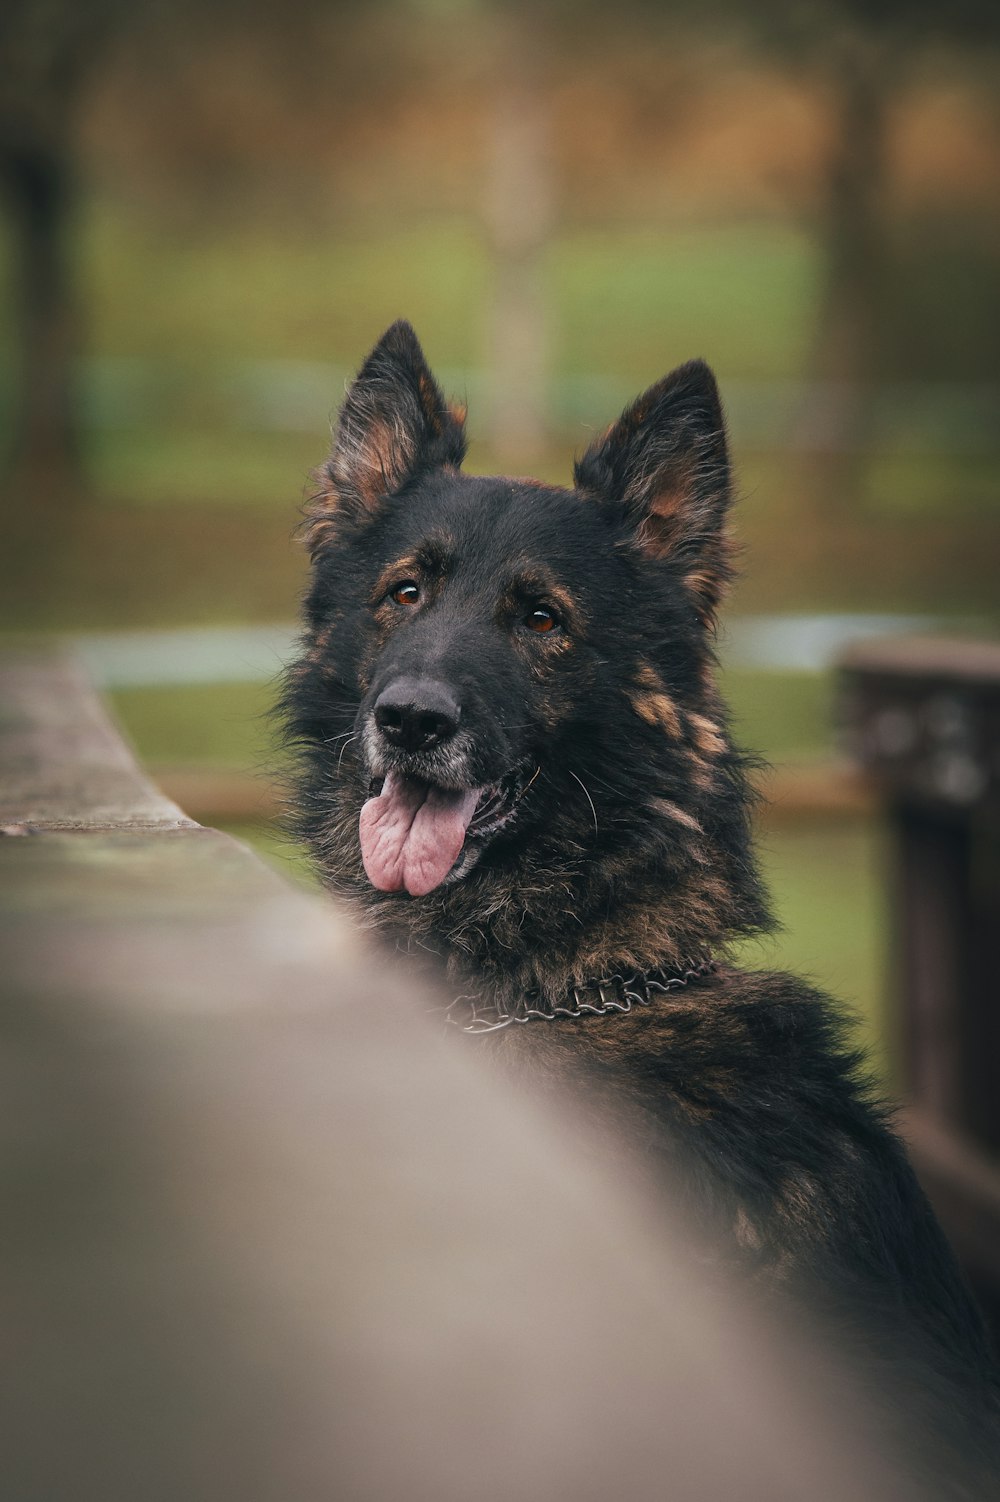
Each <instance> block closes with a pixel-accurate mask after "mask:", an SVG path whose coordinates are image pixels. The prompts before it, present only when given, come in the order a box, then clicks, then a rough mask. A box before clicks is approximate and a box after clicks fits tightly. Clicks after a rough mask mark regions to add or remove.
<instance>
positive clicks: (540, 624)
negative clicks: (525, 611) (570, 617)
mask: <svg viewBox="0 0 1000 1502" xmlns="http://www.w3.org/2000/svg"><path fill="white" fill-rule="evenodd" d="M524 624H525V625H526V626H527V628H528V630H529V631H554V630H555V629H556V627H557V626H558V625H559V622H558V621H557V620H556V618H555V616H554V615H553V613H552V611H551V610H546V608H545V606H544V605H539V606H538V607H537V609H535V610H532V611H531V613H530V614H529V615H526V616H525V618H524Z"/></svg>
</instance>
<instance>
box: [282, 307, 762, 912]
mask: <svg viewBox="0 0 1000 1502" xmlns="http://www.w3.org/2000/svg"><path fill="white" fill-rule="evenodd" d="M463 427H464V412H462V411H461V410H459V409H457V408H455V407H452V406H449V405H448V403H447V402H446V400H445V398H444V396H443V395H442V393H441V391H440V389H439V387H438V385H437V383H436V382H435V380H434V378H433V376H432V375H431V372H430V370H429V369H428V367H427V365H426V363H425V360H424V357H423V354H422V352H421V349H420V346H419V344H418V343H417V339H416V337H415V335H414V333H413V330H412V329H411V328H410V327H409V325H408V324H405V323H397V324H395V325H393V327H392V328H391V329H389V331H388V332H387V333H386V334H385V336H384V337H383V338H382V340H381V341H380V342H379V344H378V345H377V346H376V348H375V349H374V351H373V352H372V354H371V355H370V356H369V358H368V360H367V361H366V362H365V364H364V366H363V367H362V369H361V371H360V373H359V375H358V377H357V379H356V381H355V382H354V384H353V386H352V387H351V388H350V390H349V392H348V394H347V398H346V400H345V402H344V405H343V409H342V411H341V414H340V422H339V427H338V432H337V436H336V440H335V444H334V448H333V452H332V454H331V456H330V458H329V460H328V461H327V463H326V465H325V467H324V468H323V470H322V471H321V473H320V485H319V487H318V494H317V496H316V498H315V500H314V501H313V503H312V506H311V510H310V513H309V519H308V540H309V545H310V550H311V553H312V558H313V578H312V586H311V590H310V593H309V597H308V600H307V650H306V653H305V655H304V657H303V659H302V661H301V662H300V663H299V664H298V665H297V666H296V668H295V669H294V670H293V673H292V678H291V690H290V694H289V702H290V705H291V709H292V723H293V730H294V732H295V733H296V734H297V736H298V739H299V740H300V741H301V742H304V743H305V746H306V750H307V756H308V758H309V761H310V765H311V773H310V781H309V792H308V797H309V799H310V800H311V801H310V809H311V812H310V815H309V819H308V820H307V821H306V822H307V825H308V827H309V832H310V837H311V838H312V840H313V843H314V846H315V847H316V848H317V849H318V850H319V851H320V853H321V858H322V860H323V863H324V865H325V866H326V868H327V870H328V872H329V873H330V874H331V878H332V880H333V881H334V882H335V884H336V883H338V882H339V884H340V885H349V884H350V883H351V882H353V883H354V885H355V887H357V883H358V882H359V881H364V879H365V878H364V877H363V876H362V874H361V866H362V864H363V869H364V872H365V873H367V881H368V882H369V883H371V885H372V886H373V887H374V888H376V889H378V890H380V891H382V892H388V893H401V894H409V896H410V897H416V898H424V897H426V896H427V894H429V893H432V892H439V891H444V890H446V889H450V888H453V887H454V886H455V885H456V884H458V883H462V882H465V881H466V880H467V879H474V880H475V881H479V882H482V881H485V880H487V873H488V872H490V871H491V870H498V869H501V868H504V867H505V866H506V867H507V868H508V870H509V869H510V867H511V865H512V863H516V862H517V861H518V860H519V859H522V858H523V856H524V852H525V850H526V849H527V848H528V847H529V846H530V847H531V848H532V850H533V852H534V860H535V866H536V868H537V865H538V860H539V852H540V851H541V850H543V849H545V850H548V852H549V867H550V868H552V869H555V868H556V867H558V868H559V870H560V871H561V872H562V873H563V874H565V872H566V870H567V869H568V865H571V864H572V863H573V861H574V860H577V861H582V860H583V858H584V857H585V856H589V857H594V856H595V855H597V856H599V857H600V858H603V860H604V863H605V867H606V868H607V870H609V871H610V870H611V869H612V867H614V869H615V870H616V871H617V872H618V877H617V879H618V880H621V879H622V876H623V874H624V873H625V871H626V868H627V866H628V864H629V861H630V860H638V861H640V862H645V863H646V865H649V864H650V863H651V862H652V863H653V864H654V865H655V864H656V863H657V862H659V863H660V866H661V867H665V865H666V866H668V865H669V861H668V859H667V856H666V854H665V852H668V851H672V852H673V856H672V859H673V862H674V866H673V869H678V868H679V865H683V864H684V862H687V863H690V862H692V861H695V862H697V861H698V860H699V859H704V856H703V855H699V854H698V853H697V851H693V848H692V847H695V846H697V845H698V844H699V836H701V835H702V834H704V833H705V831H706V829H707V828H708V826H711V829H712V830H713V831H714V833H713V834H712V836H711V838H713V839H714V838H716V836H717V834H718V831H719V830H720V829H721V827H722V825H723V824H724V823H725V816H726V809H727V808H735V807H736V806H737V805H739V807H740V809H742V806H743V802H744V801H745V788H744V787H743V784H742V783H741V782H740V780H739V774H738V767H739V759H738V757H736V756H735V755H734V753H733V752H732V750H731V747H730V745H729V742H728V739H727V736H726V733H725V727H724V724H723V722H722V719H721V717H720V715H721V711H720V706H719V704H718V700H717V698H716V694H715V689H714V686H713V681H712V661H713V658H712V649H711V628H712V626H713V622H714V618H715V613H716V609H717V606H718V604H719V600H720V597H721V595H722V593H723V591H724V588H725V585H726V582H727V580H728V577H729V550H728V544H727V540H726V534H725V517H726V511H727V507H728V502H729V466H728V459H727V452H726V440H725V435H724V427H723V418H722V411H721V408H720V404H719V397H718V393H717V390H716V386H715V381H714V379H713V377H712V374H711V372H710V370H709V369H708V367H707V366H706V365H704V364H703V363H701V362H700V361H694V362H692V363H690V364H688V365H684V366H681V367H680V368H679V369H678V370H675V371H674V372H673V373H672V374H671V375H668V376H667V377H665V379H664V380H662V381H660V382H659V383H658V384H657V385H655V386H653V387H651V388H650V390H648V391H647V392H646V393H645V394H644V395H643V396H641V397H640V398H639V399H638V400H637V401H636V402H634V403H633V404H632V406H630V407H629V408H628V409H627V410H626V411H625V412H624V413H623V414H622V416H621V417H620V418H619V419H618V421H617V422H616V423H614V424H613V426H612V427H611V428H610V429H609V430H608V431H607V432H606V433H605V434H604V435H603V436H601V437H600V438H599V439H597V440H596V441H595V442H594V443H593V444H592V445H591V447H590V448H589V449H588V450H587V452H586V453H585V454H584V456H583V458H582V459H581V460H580V461H579V463H578V464H577V466H576V470H575V476H574V478H575V486H574V488H572V489H562V488H558V487H555V486H549V485H543V484H539V483H537V482H535V481H530V480H519V479H510V478H500V477H497V478H481V477H474V476H467V475H464V474H462V473H461V471H460V465H461V462H462V458H463V455H464V449H465V441H464V432H463ZM739 817H742V814H740V815H739ZM738 822H739V819H737V823H738ZM741 827H742V826H741ZM349 831H350V833H349ZM741 838H742V836H739V837H736V836H734V839H736V843H737V844H738V843H739V842H740V839H741ZM349 841H350V842H351V848H350V849H349V850H348V849H346V848H345V847H346V845H347V844H348V842H349ZM702 843H704V842H702ZM681 848H683V849H684V850H685V852H686V853H685V854H684V856H683V858H682V857H680V856H678V855H677V851H678V850H679V849H681ZM731 854H733V855H734V856H735V858H736V859H737V863H738V859H739V858H740V857H739V855H738V853H737V852H735V851H733V852H731ZM345 873H347V877H346V878H345ZM473 873H474V875H473ZM348 878H349V879H348ZM369 890H370V888H369Z"/></svg>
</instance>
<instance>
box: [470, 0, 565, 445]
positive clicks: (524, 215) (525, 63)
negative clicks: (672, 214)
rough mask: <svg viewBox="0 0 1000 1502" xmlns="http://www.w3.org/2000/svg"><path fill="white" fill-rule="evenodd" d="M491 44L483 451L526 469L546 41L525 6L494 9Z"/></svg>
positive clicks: (536, 438)
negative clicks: (489, 277) (489, 295)
mask: <svg viewBox="0 0 1000 1502" xmlns="http://www.w3.org/2000/svg"><path fill="white" fill-rule="evenodd" d="M499 10H500V13H499V14H496V13H495V14H494V15H493V17H492V21H493V25H492V27H491V28H490V30H489V32H488V33H487V36H488V40H489V43H490V45H489V54H488V55H489V75H490V77H489V107H488V116H487V131H488V146H487V161H486V175H485V176H486V180H485V196H484V203H483V216H484V221H485V226H486V232H487V238H488V240H489V244H490V249H491V253H492V260H493V305H492V308H491V310H490V331H489V346H490V358H489V365H490V375H491V385H492V389H491V391H490V403H489V441H490V446H491V448H492V450H493V452H494V454H496V455H497V457H498V460H499V461H500V462H501V463H513V464H516V465H530V464H531V463H533V462H534V461H535V460H536V459H537V458H538V455H539V453H540V451H541V450H542V448H543V446H544V442H545V437H546V425H547V418H548V412H547V405H548V391H547V374H548V371H547V365H548V358H547V357H548V327H547V318H546V306H545V303H546V299H545V290H544V286H543V261H544V254H545V250H546V247H547V244H548V239H549V235H550V234H551V232H552V228H553V222H554V204H553V182H552V162H551V120H550V103H549V96H550V89H549V88H548V87H547V85H548V83H549V79H548V77H547V73H548V58H549V47H548V43H549V41H550V39H549V37H548V36H547V35H546V31H545V28H544V27H543V26H540V25H539V24H538V22H537V18H536V16H535V15H533V13H532V10H531V7H528V6H521V5H517V6H508V7H500V8H499Z"/></svg>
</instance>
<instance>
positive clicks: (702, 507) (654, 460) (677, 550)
mask: <svg viewBox="0 0 1000 1502" xmlns="http://www.w3.org/2000/svg"><path fill="white" fill-rule="evenodd" d="M574 478H575V480H576V483H577V485H578V486H579V487H580V488H581V489H582V490H586V491H590V492H592V493H594V494H596V495H597V497H598V499H599V500H600V501H601V502H602V503H603V504H605V505H609V506H611V507H614V508H615V509H616V510H617V511H618V512H619V513H620V515H621V516H622V519H623V520H624V522H625V524H626V525H627V526H628V527H629V528H630V530H631V535H632V541H633V543H634V545H635V546H637V547H638V548H639V549H640V551H641V552H642V553H644V554H645V555H646V556H647V557H648V558H651V559H655V560H670V562H671V564H672V566H673V567H674V568H675V569H677V570H678V571H679V572H680V575H681V578H682V580H683V583H684V585H685V587H686V588H687V589H688V591H689V592H690V594H691V596H692V600H693V603H694V605H695V608H696V609H697V611H698V614H699V617H700V618H701V619H702V621H703V622H704V623H705V624H706V625H709V624H711V623H712V621H713V620H714V617H715V611H716V608H717V606H718V604H719V600H720V598H721V596H722V593H723V591H724V589H725V586H726V583H727V582H728V580H729V578H730V576H731V572H732V570H731V565H730V560H729V554H730V547H729V543H728V540H727V537H726V531H725V520H726V512H727V509H728V506H729V457H728V453H727V449H726V434H725V423H724V419H723V416H722V405H721V403H720V401H719V392H718V388H717V386H716V384H715V377H714V376H713V375H712V372H711V370H710V369H709V368H708V366H707V365H706V364H705V362H704V361H703V360H691V361H690V362H689V363H688V364H687V365H681V366H679V367H678V369H677V370H674V371H672V372H671V373H670V375H668V376H664V378H663V380H662V381H659V382H657V384H656V385H655V386H651V387H650V388H649V390H648V391H646V392H644V393H643V395H642V396H640V397H639V398H638V400H637V401H635V402H633V403H632V405H631V406H630V407H627V408H626V409H625V411H624V412H623V413H622V415H621V417H620V418H619V419H618V421H617V422H616V423H614V424H613V426H612V427H611V428H610V429H609V430H608V431H607V432H606V433H605V434H604V435H603V437H601V438H599V439H598V440H597V441H596V442H595V443H593V444H591V446H590V448H589V449H588V450H587V452H586V453H585V454H584V455H583V458H582V459H580V460H579V462H578V463H577V465H576V469H575V471H574Z"/></svg>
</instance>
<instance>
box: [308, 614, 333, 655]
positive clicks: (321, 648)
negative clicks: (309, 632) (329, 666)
mask: <svg viewBox="0 0 1000 1502" xmlns="http://www.w3.org/2000/svg"><path fill="white" fill-rule="evenodd" d="M335 630H336V622H333V621H331V622H330V624H329V625H327V626H324V627H323V629H322V631H321V632H320V633H319V635H318V636H317V637H316V639H315V641H314V642H313V643H312V645H311V647H310V648H309V651H308V652H307V653H306V661H307V662H308V663H312V664H313V665H315V664H316V663H318V662H319V661H320V659H321V658H322V656H323V654H324V652H325V651H326V649H327V647H328V646H329V645H330V639H331V637H332V636H333V633H334V631H335Z"/></svg>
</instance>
